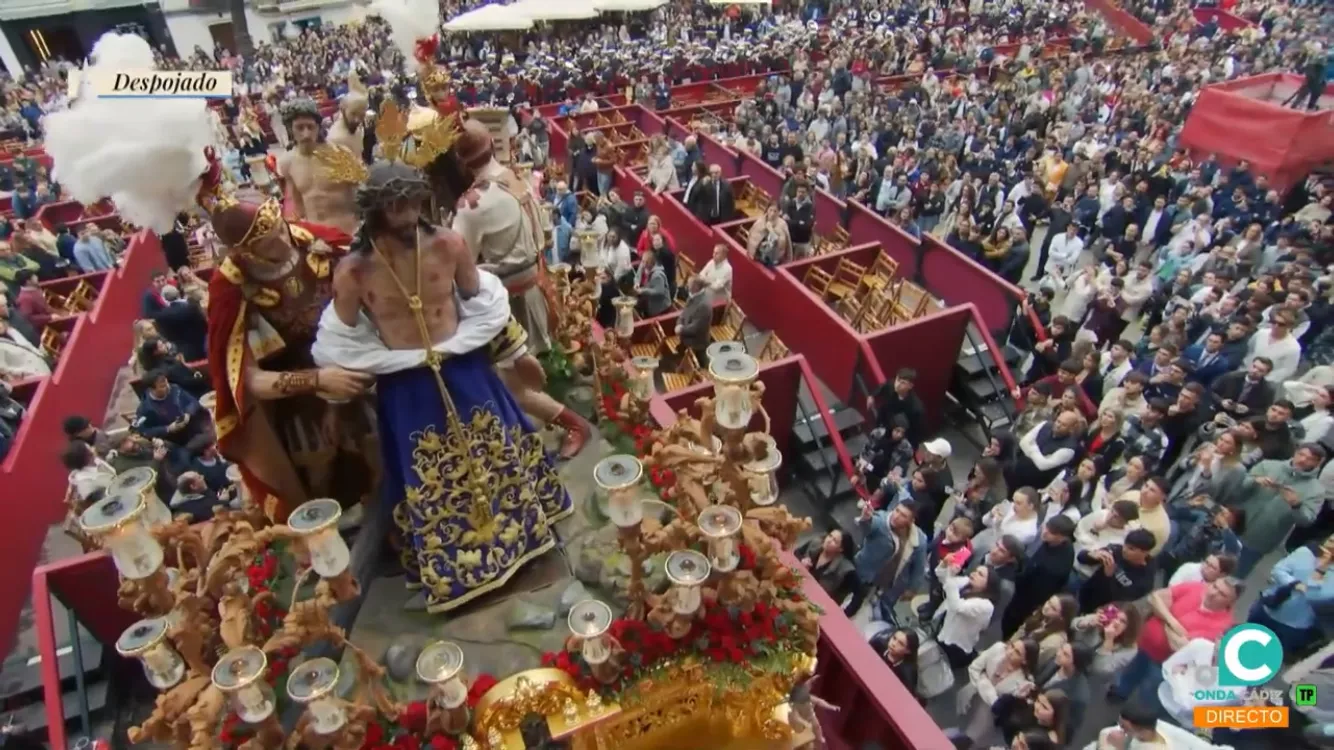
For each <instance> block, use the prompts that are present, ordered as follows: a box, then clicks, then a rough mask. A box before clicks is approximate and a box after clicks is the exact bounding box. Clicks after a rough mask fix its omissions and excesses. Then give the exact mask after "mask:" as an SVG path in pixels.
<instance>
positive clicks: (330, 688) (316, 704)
mask: <svg viewBox="0 0 1334 750" xmlns="http://www.w3.org/2000/svg"><path fill="white" fill-rule="evenodd" d="M336 687H338V664H337V663H336V662H334V660H333V659H329V658H327V657H323V656H321V657H318V658H315V659H310V660H307V661H304V662H302V663H301V664H300V665H299V666H297V667H296V668H295V669H293V670H292V674H291V676H289V677H288V678H287V695H288V697H290V698H291V699H292V700H294V701H296V702H297V703H302V704H304V705H305V706H306V711H308V712H309V715H310V719H311V726H312V728H313V729H314V730H315V732H316V733H317V734H323V735H329V734H333V733H334V732H337V731H338V730H340V729H342V728H343V725H344V724H346V723H347V711H345V710H343V706H342V704H341V703H340V702H339V701H338V696H337V695H335V693H334V688H336Z"/></svg>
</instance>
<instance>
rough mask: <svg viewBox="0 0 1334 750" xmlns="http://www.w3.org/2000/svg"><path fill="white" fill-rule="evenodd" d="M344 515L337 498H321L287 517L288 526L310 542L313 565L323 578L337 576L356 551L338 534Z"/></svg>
mask: <svg viewBox="0 0 1334 750" xmlns="http://www.w3.org/2000/svg"><path fill="white" fill-rule="evenodd" d="M342 515H343V509H342V508H341V507H340V506H339V505H338V501H337V500H332V499H329V498H320V499H318V500H311V501H309V502H306V503H302V504H301V505H300V506H298V507H297V509H296V510H294V511H292V514H291V515H290V516H288V519H287V525H288V526H290V527H291V528H292V530H293V531H295V532H297V533H298V534H300V535H301V537H302V539H303V540H304V541H305V543H306V550H307V551H308V552H309V553H310V567H311V568H313V569H314V570H315V572H316V573H317V574H319V575H320V577H322V578H335V577H337V576H338V575H340V574H342V573H343V571H345V570H347V566H348V565H349V564H351V562H352V553H351V551H350V550H348V548H347V543H346V542H344V541H343V537H342V535H341V534H339V533H338V520H339V519H340V518H342Z"/></svg>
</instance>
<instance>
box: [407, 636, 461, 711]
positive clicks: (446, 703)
mask: <svg viewBox="0 0 1334 750" xmlns="http://www.w3.org/2000/svg"><path fill="white" fill-rule="evenodd" d="M462 674H463V649H461V648H459V646H458V644H456V643H451V642H449V641H435V642H434V643H430V644H428V645H427V646H426V648H424V649H422V652H421V653H420V654H418V655H417V677H418V679H420V680H421V681H422V682H425V683H427V684H429V685H431V686H432V687H433V688H435V696H434V700H435V701H436V703H437V704H438V705H440V706H442V707H444V708H458V707H459V706H462V705H463V703H464V701H466V700H467V699H468V686H467V685H464V684H463V680H462V679H461V675H462Z"/></svg>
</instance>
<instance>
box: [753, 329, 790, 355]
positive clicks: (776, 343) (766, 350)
mask: <svg viewBox="0 0 1334 750" xmlns="http://www.w3.org/2000/svg"><path fill="white" fill-rule="evenodd" d="M788 353H789V352H788V348H787V344H784V343H783V340H782V339H780V338H778V334H776V333H771V334H769V340H768V341H765V342H764V347H763V348H762V349H760V357H759V359H760V361H761V362H774V361H777V360H780V359H782V358H783V357H786V356H787V355H788Z"/></svg>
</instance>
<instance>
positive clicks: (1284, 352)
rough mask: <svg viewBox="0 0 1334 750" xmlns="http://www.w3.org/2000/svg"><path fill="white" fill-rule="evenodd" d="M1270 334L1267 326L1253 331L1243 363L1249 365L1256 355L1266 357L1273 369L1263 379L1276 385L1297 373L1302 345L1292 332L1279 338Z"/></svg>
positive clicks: (1270, 330)
mask: <svg viewBox="0 0 1334 750" xmlns="http://www.w3.org/2000/svg"><path fill="white" fill-rule="evenodd" d="M1272 334H1273V330H1272V329H1271V328H1270V327H1269V326H1264V327H1262V328H1259V329H1257V330H1256V331H1255V334H1254V335H1252V336H1251V341H1250V347H1249V351H1248V352H1247V354H1246V362H1245V364H1246V366H1247V367H1250V365H1251V360H1254V359H1255V358H1256V357H1268V358H1269V361H1271V362H1273V363H1274V369H1272V370H1270V371H1269V374H1268V375H1266V376H1265V380H1268V381H1269V382H1270V383H1272V384H1273V385H1274V386H1275V387H1278V386H1280V385H1282V384H1283V381H1285V380H1291V379H1292V376H1294V375H1296V374H1297V367H1298V365H1299V364H1301V359H1302V346H1301V344H1299V343H1298V342H1297V338H1296V337H1295V336H1293V335H1292V334H1288V335H1287V336H1284V337H1283V338H1281V339H1275V338H1274V337H1273V335H1272Z"/></svg>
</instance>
